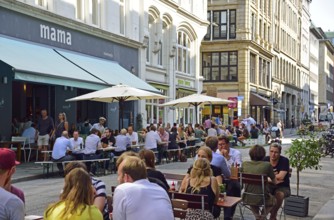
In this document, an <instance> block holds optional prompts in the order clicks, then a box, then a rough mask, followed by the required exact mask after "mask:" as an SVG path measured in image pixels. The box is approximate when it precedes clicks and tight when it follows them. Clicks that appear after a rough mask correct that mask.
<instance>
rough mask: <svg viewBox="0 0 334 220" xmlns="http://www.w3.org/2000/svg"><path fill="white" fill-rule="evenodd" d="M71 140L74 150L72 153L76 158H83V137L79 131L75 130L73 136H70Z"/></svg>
mask: <svg viewBox="0 0 334 220" xmlns="http://www.w3.org/2000/svg"><path fill="white" fill-rule="evenodd" d="M70 142H71V144H72V146H73V152H72V155H73V156H74V157H75V159H76V160H82V159H83V152H82V150H83V148H84V143H83V138H82V137H79V131H73V137H72V138H70Z"/></svg>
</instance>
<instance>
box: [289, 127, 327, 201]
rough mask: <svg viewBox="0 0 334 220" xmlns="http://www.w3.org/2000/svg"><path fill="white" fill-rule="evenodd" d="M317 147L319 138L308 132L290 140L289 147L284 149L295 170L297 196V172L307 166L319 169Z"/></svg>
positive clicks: (319, 155)
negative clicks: (306, 134)
mask: <svg viewBox="0 0 334 220" xmlns="http://www.w3.org/2000/svg"><path fill="white" fill-rule="evenodd" d="M319 147H320V144H319V140H317V139H316V138H315V135H314V134H310V133H309V134H308V136H307V137H306V136H304V137H303V138H302V139H294V140H292V144H291V146H290V148H289V149H288V150H287V151H286V154H287V155H288V157H289V160H290V165H291V166H292V167H293V168H295V169H296V172H297V183H296V184H297V196H299V173H300V172H302V171H303V170H305V169H307V168H310V169H316V170H318V169H321V166H320V165H319V163H320V158H321V153H320V150H319Z"/></svg>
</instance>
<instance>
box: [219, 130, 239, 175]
mask: <svg viewBox="0 0 334 220" xmlns="http://www.w3.org/2000/svg"><path fill="white" fill-rule="evenodd" d="M217 152H218V153H220V154H222V155H223V156H224V157H225V160H226V163H227V166H228V167H229V168H231V166H232V165H234V166H237V165H238V166H239V167H241V163H242V157H241V152H240V151H239V150H237V149H234V148H230V140H229V139H228V137H227V136H223V135H222V136H219V137H218V150H217Z"/></svg>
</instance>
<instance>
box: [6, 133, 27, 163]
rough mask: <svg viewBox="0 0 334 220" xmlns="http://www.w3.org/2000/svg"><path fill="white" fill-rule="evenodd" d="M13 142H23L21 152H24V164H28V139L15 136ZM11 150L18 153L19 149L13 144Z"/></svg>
mask: <svg viewBox="0 0 334 220" xmlns="http://www.w3.org/2000/svg"><path fill="white" fill-rule="evenodd" d="M11 140H12V141H16V142H21V143H22V147H21V151H23V156H24V162H27V155H26V150H27V149H26V142H27V141H28V139H27V138H26V137H21V136H13V137H12V139H11ZM10 149H12V150H13V151H17V150H18V149H17V147H14V146H13V144H12V145H11V146H10Z"/></svg>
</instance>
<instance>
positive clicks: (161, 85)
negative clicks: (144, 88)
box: [148, 81, 169, 91]
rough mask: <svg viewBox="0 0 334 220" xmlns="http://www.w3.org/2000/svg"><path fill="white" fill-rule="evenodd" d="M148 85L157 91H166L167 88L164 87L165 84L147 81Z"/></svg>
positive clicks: (166, 86)
mask: <svg viewBox="0 0 334 220" xmlns="http://www.w3.org/2000/svg"><path fill="white" fill-rule="evenodd" d="M148 83H149V84H150V85H151V86H153V87H154V88H157V89H163V90H166V91H167V90H168V88H169V86H168V85H166V84H163V83H157V82H150V81H148Z"/></svg>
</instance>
